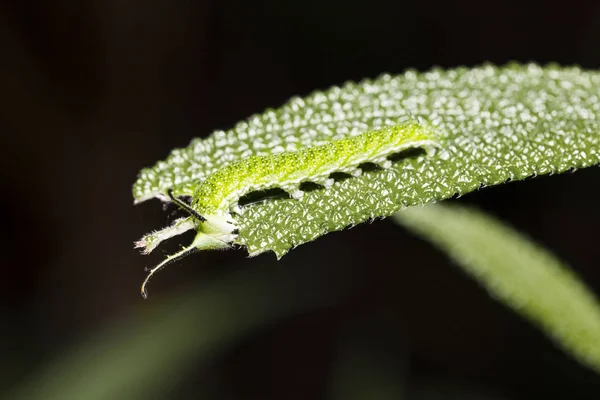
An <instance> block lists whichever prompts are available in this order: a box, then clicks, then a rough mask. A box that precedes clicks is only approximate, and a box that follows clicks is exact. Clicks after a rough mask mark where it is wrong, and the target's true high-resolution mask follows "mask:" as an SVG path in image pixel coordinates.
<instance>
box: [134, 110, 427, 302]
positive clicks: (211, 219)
mask: <svg viewBox="0 0 600 400" xmlns="http://www.w3.org/2000/svg"><path fill="white" fill-rule="evenodd" d="M437 146H438V143H437V142H436V140H435V136H434V134H433V131H432V130H431V129H430V128H429V127H427V126H425V125H424V124H422V123H419V122H417V121H411V122H407V123H404V124H402V125H394V126H388V127H384V128H381V129H378V130H373V131H368V132H366V133H363V134H361V135H357V136H354V137H348V138H343V139H339V140H335V141H332V142H330V143H327V144H325V145H321V146H313V147H306V148H303V149H300V150H298V151H294V152H283V153H279V154H271V155H263V156H257V155H252V156H250V157H248V158H245V159H242V160H238V161H234V162H232V163H230V164H227V165H225V166H224V167H222V168H220V169H218V170H217V171H216V172H214V173H213V174H212V175H209V176H208V177H207V178H206V180H205V181H204V182H202V183H200V184H199V186H198V187H197V188H196V190H195V192H194V195H193V197H192V201H191V203H190V204H187V203H186V202H184V201H183V200H181V199H179V198H177V197H175V196H173V193H172V191H171V190H169V191H168V195H169V198H170V199H171V201H172V202H173V203H174V204H176V205H177V206H178V207H180V208H181V209H182V210H184V211H186V212H187V213H188V214H189V215H190V216H189V217H188V218H183V219H179V220H177V221H175V223H174V224H173V225H172V226H170V227H168V228H166V229H163V230H162V231H158V232H154V233H152V234H150V235H147V236H145V237H144V238H142V240H140V241H138V242H136V247H142V248H144V252H145V253H149V252H150V251H152V250H153V249H154V248H155V247H156V246H157V245H158V244H159V243H160V242H161V241H162V240H165V239H168V238H170V237H172V236H175V235H178V234H181V233H183V232H185V231H187V230H190V229H196V231H197V234H196V237H195V239H194V241H193V242H192V243H191V244H190V245H189V246H187V247H184V248H183V249H182V250H181V251H179V252H177V253H175V254H172V255H170V256H168V257H167V258H166V259H165V260H164V261H163V262H161V263H160V264H158V265H157V266H155V267H154V268H152V269H151V270H150V271H149V273H148V275H147V277H146V279H145V280H144V282H143V284H142V288H141V292H142V296H143V297H144V298H146V297H147V292H146V285H147V283H148V281H149V280H150V278H151V277H152V275H154V273H156V272H157V271H158V270H160V269H161V268H163V267H164V266H165V265H167V264H168V263H170V262H172V261H174V260H176V259H179V258H181V257H184V256H186V255H188V254H190V253H192V252H194V251H197V250H209V249H225V248H228V247H231V245H232V244H233V243H235V241H236V238H237V236H238V234H239V230H238V227H237V226H236V221H235V218H234V215H235V214H237V215H240V214H241V213H242V209H241V208H240V207H239V205H238V200H239V199H240V198H241V197H242V196H244V195H246V194H248V193H250V192H254V191H260V190H267V189H273V188H281V189H283V190H285V191H286V192H287V193H288V194H290V196H291V197H292V198H295V199H299V198H301V197H302V196H303V195H304V192H303V191H302V190H300V184H301V183H303V182H314V183H317V184H320V185H322V186H324V187H325V188H328V187H330V186H331V185H333V183H334V180H333V179H332V178H331V177H330V175H331V174H332V173H347V174H351V175H353V176H359V175H360V174H361V173H362V170H361V169H360V168H359V166H360V165H361V164H364V163H367V162H369V163H373V164H377V165H379V166H380V167H381V168H389V167H390V166H391V164H392V162H391V161H390V160H388V156H390V155H393V154H395V153H399V152H401V151H403V150H406V149H409V148H424V149H426V151H427V152H428V153H430V152H431V151H433V149H434V148H435V147H437Z"/></svg>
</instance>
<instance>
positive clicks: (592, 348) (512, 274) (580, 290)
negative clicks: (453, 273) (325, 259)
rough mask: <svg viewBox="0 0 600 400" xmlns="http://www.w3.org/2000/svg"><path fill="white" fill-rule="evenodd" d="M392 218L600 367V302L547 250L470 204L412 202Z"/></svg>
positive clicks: (577, 354) (591, 364)
mask: <svg viewBox="0 0 600 400" xmlns="http://www.w3.org/2000/svg"><path fill="white" fill-rule="evenodd" d="M393 219H394V220H395V221H396V222H398V223H399V224H402V225H403V226H405V227H406V228H408V229H410V230H412V231H414V232H416V233H417V234H419V235H420V236H422V237H423V238H424V239H426V240H428V241H430V242H431V243H433V244H434V245H435V246H437V247H439V248H440V249H441V250H443V251H444V252H446V253H447V254H448V255H449V256H450V258H451V259H452V260H453V261H454V262H455V263H456V264H457V265H459V266H460V267H461V268H463V269H464V270H465V271H467V272H468V273H469V274H470V275H472V276H473V277H474V278H475V279H477V280H478V281H479V283H481V285H483V286H484V287H485V288H486V289H487V290H488V291H489V293H490V295H492V296H493V297H495V298H497V299H499V300H501V301H502V302H504V303H506V304H507V305H508V306H510V307H511V308H512V309H513V310H515V311H516V312H517V313H519V314H521V315H523V316H524V317H526V318H528V319H530V320H531V321H533V322H534V323H535V324H537V325H538V326H540V327H541V328H542V329H543V330H544V331H545V332H546V334H547V335H549V336H550V337H552V338H553V339H554V340H555V341H556V343H558V344H559V345H560V346H562V348H563V349H565V350H567V351H568V352H569V353H571V354H572V355H573V356H574V357H575V358H576V359H577V360H579V361H580V362H582V363H583V364H585V365H587V366H588V367H590V368H592V369H593V370H595V371H596V372H598V373H600V303H599V302H598V299H597V298H596V297H595V296H594V294H593V293H592V292H591V290H590V289H589V288H587V287H586V286H585V284H584V283H583V282H582V281H581V280H580V279H579V278H578V277H577V276H576V274H575V273H574V272H573V271H572V270H571V269H570V268H569V267H568V266H567V265H565V264H564V263H562V262H561V261H560V260H558V259H557V258H556V257H555V256H554V255H552V254H551V253H550V252H549V251H548V250H546V249H544V248H543V247H541V246H539V245H537V244H535V243H533V242H532V241H530V240H528V239H527V238H526V237H525V236H523V235H522V234H520V233H519V232H517V231H516V230H514V229H513V228H511V227H508V226H507V225H505V224H503V223H502V222H500V221H498V220H496V219H495V218H492V217H491V216H489V215H487V214H485V213H483V212H481V211H477V210H475V209H471V208H465V207H459V206H443V205H435V206H429V207H424V208H422V207H413V208H410V209H407V210H404V211H401V212H399V213H397V214H395V215H394V217H393Z"/></svg>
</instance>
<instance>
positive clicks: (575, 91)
mask: <svg viewBox="0 0 600 400" xmlns="http://www.w3.org/2000/svg"><path fill="white" fill-rule="evenodd" d="M599 88H600V73H598V72H593V71H585V70H581V69H579V68H562V67H558V66H554V65H552V66H547V67H539V66H536V65H516V64H513V65H508V66H505V67H494V66H489V65H488V66H482V67H478V68H472V69H468V68H457V69H452V70H441V69H435V70H432V71H430V72H426V73H418V72H415V71H408V72H406V73H404V74H402V75H399V76H391V75H383V76H381V77H379V78H377V79H374V80H364V81H362V82H360V83H346V84H345V85H343V86H342V87H333V88H331V89H328V90H326V91H323V92H315V93H313V94H311V95H309V96H307V97H306V98H303V99H302V98H298V97H297V98H293V99H291V100H290V101H289V102H288V103H287V104H285V105H283V106H282V107H280V108H279V109H277V110H272V109H271V110H267V111H265V112H264V113H263V114H260V115H255V116H252V117H250V118H249V119H248V120H247V121H244V122H240V123H239V124H237V125H236V126H235V127H234V128H233V129H231V130H229V131H226V132H224V131H218V132H215V133H213V134H212V135H211V136H209V137H208V138H206V139H196V140H194V141H192V143H191V144H190V145H189V146H188V147H187V148H185V149H176V150H174V151H173V152H172V154H171V155H170V156H169V157H168V158H167V159H166V160H165V161H161V162H159V163H157V164H156V165H155V166H154V167H152V168H147V169H144V170H142V172H141V173H140V176H139V179H138V180H137V182H136V183H135V185H134V187H133V194H134V198H135V200H136V202H140V201H144V200H147V199H150V198H153V197H158V198H162V199H166V195H165V194H166V192H167V190H168V189H169V188H172V189H173V191H174V193H175V194H176V195H187V196H192V195H193V193H194V190H195V188H196V187H197V186H198V184H199V183H200V182H202V181H203V180H204V179H205V178H206V177H207V176H208V175H209V174H211V173H213V172H214V171H215V170H216V169H218V168H220V167H222V166H224V165H226V164H227V163H230V162H232V161H235V160H239V159H240V158H245V157H248V156H250V155H252V154H259V155H267V154H273V153H278V152H282V151H295V150H298V149H300V148H303V147H306V146H316V145H322V144H325V143H327V142H328V141H331V140H333V139H339V138H342V137H346V136H352V135H358V134H361V133H364V132H366V131H369V130H372V129H377V128H380V127H382V126H386V125H396V124H399V123H403V122H406V121H408V120H410V119H412V118H413V117H419V118H421V119H423V120H426V121H427V122H428V123H429V124H430V125H431V126H432V127H433V128H434V129H435V131H436V134H437V135H438V136H439V138H440V143H441V150H440V151H438V152H437V153H436V154H435V155H434V156H427V155H425V154H415V155H414V156H411V157H403V158H401V159H399V160H397V162H395V163H394V164H393V166H392V167H391V168H389V169H379V170H377V169H376V170H370V171H367V172H366V173H364V174H363V175H362V176H360V177H352V178H348V179H340V180H339V181H336V183H335V184H334V185H333V186H331V187H329V188H326V189H325V188H322V189H317V190H313V191H310V192H307V193H306V194H305V195H304V196H303V197H302V198H301V199H300V200H298V199H291V198H272V199H267V200H265V201H262V202H257V203H254V204H250V205H247V206H245V207H244V208H243V213H242V215H241V216H239V217H238V218H237V222H238V225H239V228H240V235H239V238H238V243H239V244H241V245H244V246H246V247H247V249H248V251H249V253H250V254H251V255H255V254H259V253H261V252H264V251H269V250H271V251H274V252H275V253H276V254H277V256H278V257H281V256H283V255H284V254H285V253H286V252H288V251H289V250H290V249H291V248H293V247H294V246H298V245H300V244H303V243H306V242H309V241H311V240H314V239H316V238H318V237H319V236H321V235H323V234H326V233H328V232H332V231H338V230H341V229H344V228H345V227H347V226H352V225H355V224H359V223H361V222H364V221H367V220H369V219H372V218H377V217H385V216H389V215H391V214H393V213H394V212H396V211H398V210H401V209H403V208H405V207H408V206H414V205H420V204H425V203H429V202H432V201H436V200H442V199H446V198H449V197H452V196H455V195H463V194H466V193H469V192H471V191H473V190H477V189H478V188H481V187H484V186H492V185H497V184H501V183H504V182H506V181H509V180H520V179H524V178H526V177H531V176H535V175H541V174H549V173H559V172H564V171H566V170H569V169H576V168H582V167H588V166H592V165H595V164H598V163H599V162H600V98H599V96H600V89H599Z"/></svg>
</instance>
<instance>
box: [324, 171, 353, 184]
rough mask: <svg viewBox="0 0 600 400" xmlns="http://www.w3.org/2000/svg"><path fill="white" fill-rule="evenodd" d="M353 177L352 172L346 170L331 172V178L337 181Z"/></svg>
mask: <svg viewBox="0 0 600 400" xmlns="http://www.w3.org/2000/svg"><path fill="white" fill-rule="evenodd" d="M352 177H353V176H352V175H351V174H348V173H346V172H333V173H331V174H329V178H331V179H333V180H334V181H335V182H342V181H345V180H346V179H350V178H352Z"/></svg>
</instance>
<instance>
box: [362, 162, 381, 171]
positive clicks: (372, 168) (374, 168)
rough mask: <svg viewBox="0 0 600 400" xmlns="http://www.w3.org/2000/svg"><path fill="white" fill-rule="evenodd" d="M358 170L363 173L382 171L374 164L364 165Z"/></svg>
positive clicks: (367, 163) (366, 163)
mask: <svg viewBox="0 0 600 400" xmlns="http://www.w3.org/2000/svg"><path fill="white" fill-rule="evenodd" d="M358 168H360V169H361V170H362V172H372V171H379V170H380V169H381V167H380V166H379V165H377V164H375V163H372V162H365V163H362V164H360V165H359V166H358Z"/></svg>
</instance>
